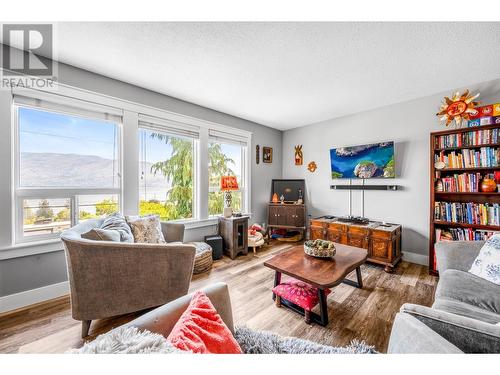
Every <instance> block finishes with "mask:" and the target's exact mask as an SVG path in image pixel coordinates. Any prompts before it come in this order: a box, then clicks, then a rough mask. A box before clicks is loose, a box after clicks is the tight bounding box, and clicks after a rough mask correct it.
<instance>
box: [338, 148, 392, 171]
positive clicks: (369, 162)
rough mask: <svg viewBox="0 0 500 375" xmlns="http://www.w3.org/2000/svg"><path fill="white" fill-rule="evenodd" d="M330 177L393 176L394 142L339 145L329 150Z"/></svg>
mask: <svg viewBox="0 0 500 375" xmlns="http://www.w3.org/2000/svg"><path fill="white" fill-rule="evenodd" d="M330 161H331V166H332V179H335V178H394V177H395V167H394V142H382V143H372V144H368V145H361V146H351V147H339V148H332V149H331V150H330Z"/></svg>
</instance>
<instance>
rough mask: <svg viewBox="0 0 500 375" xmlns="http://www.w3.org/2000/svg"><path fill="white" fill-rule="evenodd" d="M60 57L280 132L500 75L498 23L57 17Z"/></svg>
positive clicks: (62, 60) (66, 61)
mask: <svg viewBox="0 0 500 375" xmlns="http://www.w3.org/2000/svg"><path fill="white" fill-rule="evenodd" d="M56 40H57V55H58V60H59V61H61V62H64V63H67V64H71V65H74V66H77V67H80V68H84V69H87V70H90V71H92V72H96V73H99V74H103V75H106V76H109V77H112V78H115V79H118V80H121V81H125V82H128V83H132V84H135V85H138V86H142V87H145V88H147V89H150V90H154V91H157V92H160V93H163V94H167V95H170V96H173V97H176V98H179V99H183V100H186V101H189V102H192V103H196V104H199V105H202V106H205V107H209V108H212V109H215V110H218V111H221V112H225V113H228V114H231V115H234V116H238V117H241V118H244V119H247V120H251V121H255V122H257V123H261V124H263V125H267V126H270V127H273V128H277V129H280V130H285V129H290V128H294V127H298V126H302V125H307V124H311V123H315V122H320V121H323V120H327V119H331V118H335V117H340V116H345V115H349V114H352V113H356V112H361V111H365V110H369V109H373V108H377V107H381V106H385V105H389V104H394V103H398V102H402V101H406V100H410V99H414V98H418V97H423V96H427V95H431V94H435V93H438V92H442V91H448V90H450V89H452V88H455V87H462V86H467V85H470V84H474V83H478V82H483V81H488V80H492V79H496V78H499V77H500V48H499V46H500V23H295V22H293V23H191V22H185V23H167V22H165V23H147V22H145V23H113V22H109V23H59V24H58V26H57V34H56Z"/></svg>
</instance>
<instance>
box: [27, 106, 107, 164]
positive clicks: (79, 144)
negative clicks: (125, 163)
mask: <svg viewBox="0 0 500 375" xmlns="http://www.w3.org/2000/svg"><path fill="white" fill-rule="evenodd" d="M115 127H116V125H115V124H112V123H109V122H106V121H99V120H89V119H85V118H80V117H75V116H68V115H62V114H58V113H52V112H45V111H39V110H34V109H30V108H19V132H20V146H21V152H52V153H61V154H78V155H95V156H100V157H102V158H105V159H114V157H113V144H114V132H115Z"/></svg>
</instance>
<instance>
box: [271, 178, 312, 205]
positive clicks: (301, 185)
mask: <svg viewBox="0 0 500 375" xmlns="http://www.w3.org/2000/svg"><path fill="white" fill-rule="evenodd" d="M304 189H305V182H304V180H273V181H272V188H271V199H272V196H273V194H274V193H276V194H278V197H281V196H282V195H283V197H284V198H285V202H292V201H297V200H298V199H299V197H300V195H302V199H304Z"/></svg>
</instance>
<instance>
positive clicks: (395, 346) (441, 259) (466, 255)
mask: <svg viewBox="0 0 500 375" xmlns="http://www.w3.org/2000/svg"><path fill="white" fill-rule="evenodd" d="M483 244H484V242H482V241H478V242H462V241H455V242H439V243H437V244H436V256H437V266H438V271H439V282H438V285H437V289H436V295H435V300H434V304H433V305H432V307H430V308H429V307H425V306H419V305H413V304H404V305H403V306H402V307H401V310H400V312H399V313H398V314H397V315H396V318H395V320H394V324H393V327H392V331H391V337H390V340H389V347H388V352H389V353H500V325H499V323H500V286H499V285H496V284H494V283H491V282H489V281H486V280H484V279H481V278H479V277H477V276H474V275H472V274H470V273H469V272H467V271H468V270H469V269H470V267H471V265H472V262H473V261H474V259H475V258H476V257H477V255H478V254H479V250H480V249H481V247H482V246H483Z"/></svg>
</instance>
